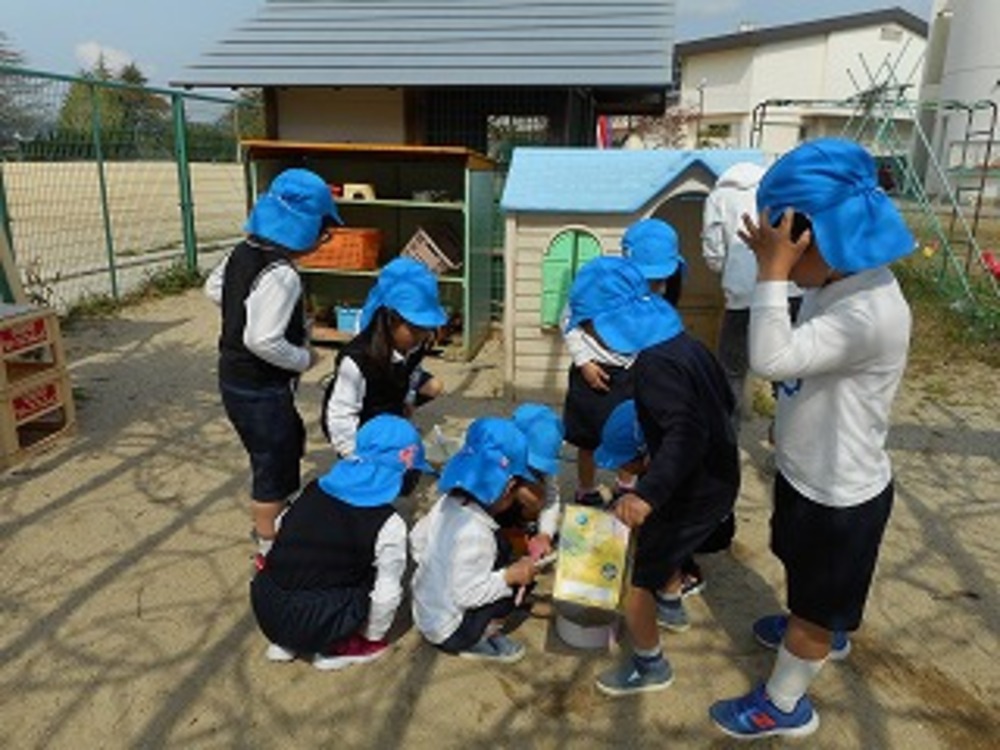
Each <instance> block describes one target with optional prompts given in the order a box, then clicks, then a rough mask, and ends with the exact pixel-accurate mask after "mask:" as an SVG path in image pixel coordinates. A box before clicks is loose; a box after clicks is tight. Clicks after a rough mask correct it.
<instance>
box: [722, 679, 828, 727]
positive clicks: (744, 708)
mask: <svg viewBox="0 0 1000 750" xmlns="http://www.w3.org/2000/svg"><path fill="white" fill-rule="evenodd" d="M708 715H709V716H711V717H712V721H714V722H715V724H716V726H718V727H719V729H721V730H722V731H723V732H725V733H726V734H728V735H729V736H730V737H737V738H739V739H753V738H755V737H771V736H773V735H779V734H780V735H785V736H788V737H805V736H806V735H809V734H812V733H813V732H815V731H816V729H817V728H818V727H819V714H817V713H816V712H815V711H814V710H813V706H812V702H811V701H810V700H809V698H808V697H807V696H805V695H803V696H802V697H801V698H799V702H798V703H796V704H795V708H794V709H793V710H792V711H791V713H785V712H784V711H782V710H781V709H779V708H778V707H777V706H775V705H774V704H773V703H771V699H770V698H768V697H767V693H766V692H765V691H764V685H763V684H761V685H758V686H757V687H756V688H755V689H753V690H752V691H750V692H749V693H748V694H747V695H744V696H742V697H740V698H730V699H729V700H725V701H718V702H717V703H714V704H713V705H712V707H711V708H710V709H708Z"/></svg>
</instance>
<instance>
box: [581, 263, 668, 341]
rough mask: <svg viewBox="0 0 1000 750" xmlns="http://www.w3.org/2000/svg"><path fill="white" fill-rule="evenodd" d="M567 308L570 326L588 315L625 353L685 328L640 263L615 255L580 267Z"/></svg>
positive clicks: (596, 327)
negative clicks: (647, 278)
mask: <svg viewBox="0 0 1000 750" xmlns="http://www.w3.org/2000/svg"><path fill="white" fill-rule="evenodd" d="M569 311H570V317H569V322H568V323H567V324H566V330H567V331H571V330H572V329H574V328H576V327H577V326H579V325H580V324H581V323H583V322H584V321H587V320H589V321H591V322H592V323H593V324H594V328H595V329H597V333H598V335H599V336H600V337H601V339H602V340H603V341H604V343H605V344H607V346H609V347H610V348H611V349H613V350H614V351H616V352H619V353H621V354H634V353H636V352H638V351H641V350H642V349H645V348H647V347H649V346H653V345H654V344H658V343H660V342H661V341H667V340H668V339H672V338H673V337H674V336H676V335H678V334H679V333H681V332H682V331H683V330H684V323H683V322H681V318H680V315H678V314H677V311H676V310H675V309H674V308H673V307H671V306H670V303H668V302H667V301H666V300H665V299H663V297H661V296H660V295H658V294H653V293H652V292H650V290H649V282H647V281H646V277H645V276H643V275H642V271H640V270H639V267H638V266H637V265H636V264H635V263H633V262H632V261H630V260H626V259H625V258H619V257H615V256H611V255H605V256H601V257H599V258H594V259H593V260H591V261H588V262H587V263H586V264H584V266H583V267H582V268H581V269H580V271H579V273H577V275H576V278H575V279H574V280H573V285H572V286H571V287H570V290H569Z"/></svg>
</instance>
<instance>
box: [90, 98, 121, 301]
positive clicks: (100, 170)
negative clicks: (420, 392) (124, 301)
mask: <svg viewBox="0 0 1000 750" xmlns="http://www.w3.org/2000/svg"><path fill="white" fill-rule="evenodd" d="M88 89H89V91H90V102H91V109H90V116H91V132H92V134H93V137H94V165H95V166H96V167H97V183H98V185H99V186H100V191H101V220H102V221H103V222H104V244H105V248H106V249H107V253H108V273H109V274H110V276H111V296H112V297H113V298H114V299H116V300H117V299H118V269H117V267H116V265H115V240H114V236H113V234H112V231H111V211H110V210H109V207H108V179H107V174H106V171H105V164H104V151H103V148H102V146H101V140H102V139H101V100H100V96H99V95H98V93H99V92H98V90H97V86H95V85H94V84H93V83H91V84H90V85H89V87H88Z"/></svg>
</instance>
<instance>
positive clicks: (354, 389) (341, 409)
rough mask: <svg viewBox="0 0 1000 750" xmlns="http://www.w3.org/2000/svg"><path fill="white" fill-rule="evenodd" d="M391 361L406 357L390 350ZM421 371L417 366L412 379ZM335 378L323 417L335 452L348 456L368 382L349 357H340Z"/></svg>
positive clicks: (404, 359)
mask: <svg viewBox="0 0 1000 750" xmlns="http://www.w3.org/2000/svg"><path fill="white" fill-rule="evenodd" d="M392 361H393V363H394V364H396V363H400V362H405V361H406V357H405V356H404V355H402V354H400V353H399V352H397V351H393V352H392ZM423 372H424V371H423V368H422V367H421V366H420V365H417V367H416V369H414V371H413V375H412V376H411V381H417V380H419V378H420V376H421V375H422V374H423ZM334 378H335V380H334V382H333V390H332V391H331V393H330V399H329V401H327V403H326V404H325V405H324V407H323V414H322V419H323V422H324V424H325V425H326V432H327V434H328V435H329V436H330V443H331V445H333V447H334V449H335V450H336V451H337V453H338V454H339V455H341V456H351V455H354V447H355V441H356V439H357V435H358V427H359V423H360V421H361V410H362V407H363V406H364V401H365V394H366V393H367V392H368V384H367V381H366V380H365V376H364V374H363V373H362V372H361V368H360V367H358V363H357V362H355V361H354V359H353V358H352V357H349V356H345V357H342V358H341V360H340V364H339V365H338V366H337V373H336V375H335V376H334ZM412 397H413V398H415V397H416V393H414V394H412ZM408 398H409V396H408Z"/></svg>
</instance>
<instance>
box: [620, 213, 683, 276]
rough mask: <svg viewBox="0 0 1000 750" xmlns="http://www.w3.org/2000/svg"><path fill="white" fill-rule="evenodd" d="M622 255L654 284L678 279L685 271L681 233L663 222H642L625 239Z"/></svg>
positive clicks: (627, 230) (632, 228)
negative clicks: (679, 234)
mask: <svg viewBox="0 0 1000 750" xmlns="http://www.w3.org/2000/svg"><path fill="white" fill-rule="evenodd" d="M622 254H623V255H624V256H625V257H626V258H628V259H630V260H631V261H632V262H633V263H635V264H636V265H637V266H639V270H640V271H642V275H643V276H645V277H646V278H647V279H649V280H650V281H656V280H659V279H666V278H669V277H671V276H673V275H674V273H675V272H676V271H677V267H678V266H680V267H681V268H684V266H685V263H684V256H682V255H681V253H680V247H679V243H678V241H677V232H675V231H674V228H673V227H672V226H670V225H669V224H667V222H665V221H662V220H661V219H640V220H639V221H637V222H635V223H634V224H632V226H630V227H629V228H628V229H626V230H625V234H624V235H622Z"/></svg>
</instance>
